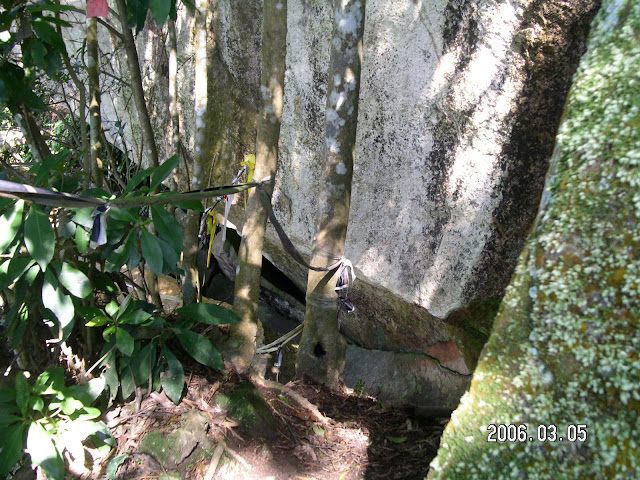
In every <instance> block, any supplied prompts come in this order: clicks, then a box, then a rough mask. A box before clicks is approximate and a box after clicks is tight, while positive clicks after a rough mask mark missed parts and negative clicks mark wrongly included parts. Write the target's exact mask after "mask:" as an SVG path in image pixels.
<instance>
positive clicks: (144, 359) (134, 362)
mask: <svg viewBox="0 0 640 480" xmlns="http://www.w3.org/2000/svg"><path fill="white" fill-rule="evenodd" d="M155 363H156V347H155V345H153V342H149V343H147V344H146V345H145V346H144V347H142V348H141V349H140V351H139V352H137V354H136V355H134V356H133V358H132V359H131V368H132V369H133V378H134V379H135V381H136V385H144V384H145V383H147V382H148V381H149V374H150V373H151V367H152V366H153V364H155Z"/></svg>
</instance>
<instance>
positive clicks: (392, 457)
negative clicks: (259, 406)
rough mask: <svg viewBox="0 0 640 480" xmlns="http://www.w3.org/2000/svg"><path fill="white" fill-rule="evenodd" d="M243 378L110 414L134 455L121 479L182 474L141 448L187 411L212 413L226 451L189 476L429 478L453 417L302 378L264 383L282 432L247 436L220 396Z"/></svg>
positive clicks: (211, 433) (186, 469)
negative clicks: (420, 412)
mask: <svg viewBox="0 0 640 480" xmlns="http://www.w3.org/2000/svg"><path fill="white" fill-rule="evenodd" d="M238 381H239V379H229V378H209V379H207V378H204V377H203V376H199V375H192V376H191V377H190V378H189V379H188V382H187V384H188V392H187V394H186V395H185V397H184V399H183V401H182V402H181V403H180V404H179V405H177V406H176V405H174V404H173V403H172V402H171V401H169V400H168V399H167V398H166V397H165V396H164V395H162V394H157V393H154V394H152V395H151V396H149V397H148V398H146V399H145V400H143V401H142V402H141V403H140V406H139V408H138V410H137V413H131V412H132V411H133V410H134V409H135V402H132V403H130V404H128V405H125V406H124V407H119V408H118V409H116V410H114V411H112V412H110V413H109V414H108V415H107V422H108V424H109V426H110V427H111V429H112V431H113V432H114V436H115V437H116V439H117V450H115V451H114V452H113V454H112V455H111V458H113V456H115V455H120V454H123V453H129V454H130V455H129V457H128V458H127V460H126V461H125V462H124V463H123V464H122V465H121V467H120V468H119V469H118V471H117V475H116V478H117V479H118V480H134V479H136V480H138V479H156V478H178V477H170V476H167V474H168V472H165V471H164V470H163V468H162V467H161V466H160V464H159V463H158V462H157V461H156V459H153V458H152V457H150V456H148V455H145V454H141V453H139V451H138V446H139V445H140V440H141V439H142V438H143V437H144V436H145V434H146V433H148V432H149V431H150V430H152V429H158V428H163V429H165V430H166V429H170V428H171V425H172V424H173V425H176V426H177V425H178V424H179V423H180V417H181V415H183V414H184V413H186V412H187V411H189V410H191V409H198V410H200V411H201V412H203V413H205V414H206V416H207V417H208V418H209V428H208V433H207V436H208V437H210V438H211V439H212V440H213V442H215V443H217V444H218V445H220V446H221V445H224V446H226V448H225V449H224V455H223V456H222V459H221V460H220V462H217V461H216V460H215V457H216V455H215V453H214V454H212V455H208V456H207V457H205V458H202V457H201V458H199V459H197V458H195V457H193V456H190V457H187V458H186V459H185V460H184V461H183V462H182V463H181V465H179V470H178V473H179V474H180V476H181V477H182V478H185V479H204V478H206V474H207V470H208V469H210V468H215V469H216V470H215V475H214V476H213V477H211V478H215V479H225V480H230V479H238V480H240V479H242V480H254V479H255V480H257V479H260V480H268V479H273V480H276V479H277V480H280V479H283V480H284V479H297V480H312V479H315V480H331V479H336V480H353V479H372V480H374V479H385V480H389V479H420V480H422V479H423V478H424V477H425V476H426V474H427V472H428V469H429V463H430V462H431V460H432V459H433V457H434V456H435V453H436V450H437V447H438V443H439V439H440V436H441V434H442V429H443V425H444V424H445V423H446V421H447V420H448V419H446V418H432V419H421V418H417V417H414V416H412V415H410V414H408V413H407V412H405V411H404V410H401V409H394V408H390V407H387V406H385V405H383V404H382V403H381V402H378V401H376V399H374V398H372V397H368V396H359V395H356V394H354V393H352V392H351V393H350V392H346V391H345V392H331V391H329V390H328V389H326V388H325V387H321V386H318V385H313V384H310V383H305V382H301V381H296V382H289V383H288V384H287V385H286V386H284V385H281V384H276V383H274V382H269V381H257V382H256V386H257V387H258V390H259V391H260V393H261V394H262V395H263V397H264V398H265V400H266V402H267V405H268V406H269V408H270V410H271V413H272V414H273V416H274V418H275V419H276V422H277V429H275V430H274V431H272V433H271V434H270V435H263V434H259V432H257V431H256V432H249V433H247V432H246V431H243V430H242V429H241V428H240V427H239V426H238V424H237V422H235V421H234V420H233V419H230V418H229V417H228V416H227V412H226V411H224V410H221V409H220V408H219V407H217V406H216V404H215V401H214V400H213V399H214V396H215V394H216V393H220V392H226V391H229V390H231V389H232V388H233V387H234V385H235V384H237V382H238ZM222 441H223V442H224V443H223V442H222ZM219 450H220V451H222V450H221V448H220V449H219ZM212 459H214V460H212ZM212 462H213V465H211V464H212ZM105 463H106V462H105ZM163 474H164V475H163Z"/></svg>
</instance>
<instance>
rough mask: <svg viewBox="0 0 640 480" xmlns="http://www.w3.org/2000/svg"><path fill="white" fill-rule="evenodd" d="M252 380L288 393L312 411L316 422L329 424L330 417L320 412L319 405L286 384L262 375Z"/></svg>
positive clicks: (299, 403) (265, 386)
mask: <svg viewBox="0 0 640 480" xmlns="http://www.w3.org/2000/svg"><path fill="white" fill-rule="evenodd" d="M252 380H253V381H254V382H256V383H257V384H258V385H260V386H262V387H264V388H268V389H271V390H277V391H279V392H281V393H284V394H286V395H287V396H289V397H291V398H292V399H293V400H295V402H296V403H297V404H298V405H300V406H301V407H303V408H305V409H307V410H308V411H309V412H311V416H312V417H313V420H315V421H316V422H320V423H321V424H322V425H329V419H328V418H327V417H325V416H324V415H323V414H322V413H321V412H320V410H318V407H316V406H315V405H314V404H313V403H311V402H310V401H309V400H307V399H306V398H304V397H303V396H302V395H300V394H299V393H297V392H294V391H293V390H292V389H290V388H289V387H287V386H286V385H282V384H281V383H277V382H272V381H271V380H266V379H264V378H260V377H252Z"/></svg>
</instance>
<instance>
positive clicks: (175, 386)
mask: <svg viewBox="0 0 640 480" xmlns="http://www.w3.org/2000/svg"><path fill="white" fill-rule="evenodd" d="M162 356H163V357H164V358H165V359H166V360H167V368H166V369H165V371H164V372H162V373H161V374H160V381H161V382H162V389H163V390H164V393H166V394H167V397H169V398H170V399H171V400H172V401H173V403H175V404H176V405H178V403H180V398H181V397H182V390H184V369H183V368H182V363H180V360H178V358H177V357H176V356H175V355H174V354H173V352H172V351H171V350H169V347H167V346H166V345H162Z"/></svg>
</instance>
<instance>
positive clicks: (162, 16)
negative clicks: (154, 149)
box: [149, 0, 171, 163]
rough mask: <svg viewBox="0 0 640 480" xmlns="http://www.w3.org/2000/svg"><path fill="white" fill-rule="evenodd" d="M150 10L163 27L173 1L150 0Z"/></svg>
mask: <svg viewBox="0 0 640 480" xmlns="http://www.w3.org/2000/svg"><path fill="white" fill-rule="evenodd" d="M149 8H150V9H151V15H153V19H154V20H155V21H156V23H157V24H158V25H160V26H162V25H164V22H165V21H166V20H167V17H168V16H169V11H170V10H171V0H150V1H149ZM165 163H166V162H165Z"/></svg>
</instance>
